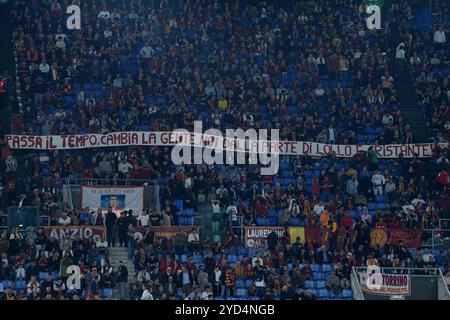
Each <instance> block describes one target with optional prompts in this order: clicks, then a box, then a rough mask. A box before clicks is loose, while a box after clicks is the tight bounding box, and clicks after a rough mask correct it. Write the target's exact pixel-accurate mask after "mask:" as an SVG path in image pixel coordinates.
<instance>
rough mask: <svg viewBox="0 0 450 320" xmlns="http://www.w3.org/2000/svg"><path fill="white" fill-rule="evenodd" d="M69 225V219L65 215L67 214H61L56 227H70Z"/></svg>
mask: <svg viewBox="0 0 450 320" xmlns="http://www.w3.org/2000/svg"><path fill="white" fill-rule="evenodd" d="M70 223H71V219H70V217H69V216H68V215H67V212H63V213H62V214H61V217H59V219H58V225H60V226H70Z"/></svg>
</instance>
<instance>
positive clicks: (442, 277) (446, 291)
mask: <svg viewBox="0 0 450 320" xmlns="http://www.w3.org/2000/svg"><path fill="white" fill-rule="evenodd" d="M439 276H440V278H441V281H442V282H443V283H444V290H445V293H446V295H447V297H450V289H449V288H448V285H447V282H446V281H445V278H444V275H443V274H442V270H441V269H439Z"/></svg>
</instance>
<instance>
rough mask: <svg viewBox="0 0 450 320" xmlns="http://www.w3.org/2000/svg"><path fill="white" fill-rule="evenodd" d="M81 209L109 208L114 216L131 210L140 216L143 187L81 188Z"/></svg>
mask: <svg viewBox="0 0 450 320" xmlns="http://www.w3.org/2000/svg"><path fill="white" fill-rule="evenodd" d="M81 207H82V208H90V209H93V210H97V209H98V208H101V209H107V208H109V207H111V208H112V209H113V211H114V212H115V213H116V214H120V212H122V211H123V210H130V209H132V210H133V213H135V214H140V213H142V209H143V208H144V187H142V186H141V187H132V186H113V187H108V186H81Z"/></svg>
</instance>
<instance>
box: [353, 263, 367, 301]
mask: <svg viewBox="0 0 450 320" xmlns="http://www.w3.org/2000/svg"><path fill="white" fill-rule="evenodd" d="M350 283H351V285H352V292H353V299H355V300H365V299H364V294H363V292H362V289H361V284H360V283H359V277H358V274H357V273H356V268H352V273H351V276H350Z"/></svg>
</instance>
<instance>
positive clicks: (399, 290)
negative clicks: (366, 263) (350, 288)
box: [359, 272, 411, 296]
mask: <svg viewBox="0 0 450 320" xmlns="http://www.w3.org/2000/svg"><path fill="white" fill-rule="evenodd" d="M379 276H380V277H381V278H380V281H379V282H378V283H377V285H374V284H373V285H370V286H369V285H368V282H369V283H370V281H367V280H368V277H369V275H368V273H367V272H360V273H359V278H360V284H361V290H362V291H363V292H366V293H368V294H374V295H380V296H410V295H411V276H410V275H409V274H386V273H382V272H381V273H380V275H379Z"/></svg>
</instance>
